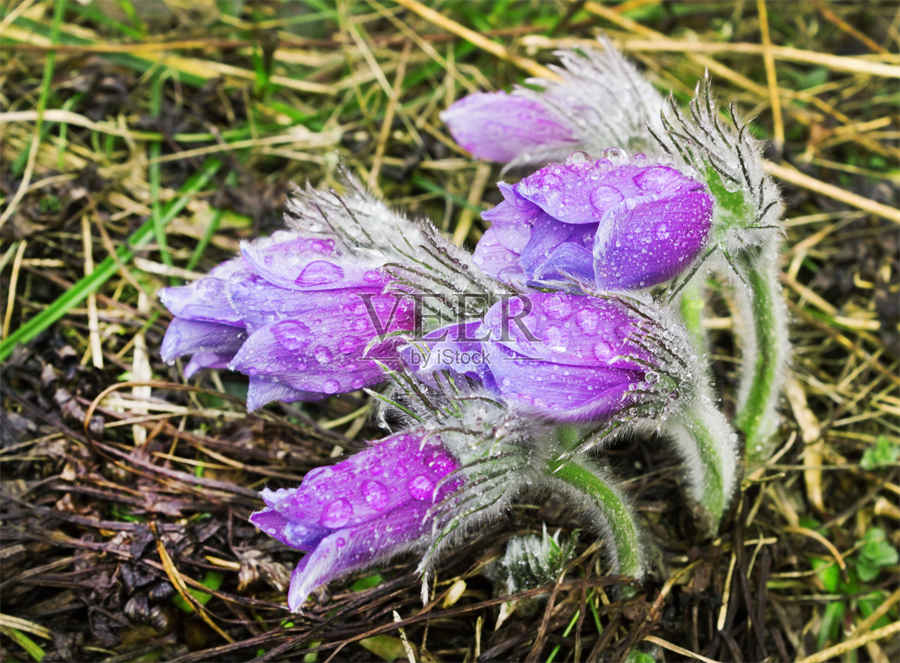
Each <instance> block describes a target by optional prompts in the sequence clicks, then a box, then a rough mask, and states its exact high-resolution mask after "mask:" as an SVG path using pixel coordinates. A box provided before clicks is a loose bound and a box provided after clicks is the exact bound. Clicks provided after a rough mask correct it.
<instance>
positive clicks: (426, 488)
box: [406, 474, 434, 502]
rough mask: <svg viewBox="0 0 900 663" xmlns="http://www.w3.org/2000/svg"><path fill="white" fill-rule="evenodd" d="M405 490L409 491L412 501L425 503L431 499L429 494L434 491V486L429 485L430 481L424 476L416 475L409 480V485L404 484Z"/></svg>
mask: <svg viewBox="0 0 900 663" xmlns="http://www.w3.org/2000/svg"><path fill="white" fill-rule="evenodd" d="M406 488H407V490H409V494H410V495H411V496H412V498H413V499H416V500H419V501H420V502H425V501H427V500H430V499H431V492H432V490H434V484H433V483H431V479H429V478H428V477H426V476H425V475H424V474H417V475H416V476H414V477H413V478H412V479H410V480H409V483H407V484H406Z"/></svg>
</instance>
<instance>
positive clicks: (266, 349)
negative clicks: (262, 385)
mask: <svg viewBox="0 0 900 663" xmlns="http://www.w3.org/2000/svg"><path fill="white" fill-rule="evenodd" d="M364 295H371V293H362V294H361V293H358V292H353V291H346V290H339V291H334V292H315V293H307V296H308V297H310V298H311V299H313V300H315V302H316V304H317V305H316V306H315V308H314V309H313V310H312V311H311V312H310V313H309V314H308V315H303V316H298V317H295V318H287V319H283V320H279V321H278V322H273V323H271V324H268V325H265V326H263V327H261V328H259V329H257V330H256V331H254V332H253V333H252V334H251V335H250V337H249V338H248V339H247V341H246V342H245V343H244V345H243V346H242V347H241V349H240V351H239V352H238V353H237V354H236V355H235V357H234V359H233V360H232V362H231V364H230V367H231V368H232V369H233V370H236V371H240V372H242V373H246V374H247V375H250V376H253V377H269V378H273V379H275V380H277V381H278V382H281V383H283V384H285V385H287V386H289V387H291V388H292V389H295V390H299V391H308V392H315V393H321V394H336V393H339V392H344V391H352V390H354V389H361V388H362V387H364V386H367V385H370V384H374V383H375V382H378V381H380V380H381V379H382V375H383V371H382V369H381V367H380V366H379V365H378V364H377V363H376V362H375V361H374V360H375V359H377V360H379V361H382V362H387V363H390V362H391V361H394V360H395V357H396V352H395V348H396V346H397V345H398V344H399V343H400V341H399V339H391V338H387V339H386V340H384V341H383V342H381V343H376V344H374V345H373V344H372V340H373V339H375V338H376V337H379V336H380V335H382V334H389V333H391V332H394V331H398V330H408V329H411V328H412V326H413V308H414V307H413V302H412V300H410V299H408V298H404V297H399V296H395V295H371V296H364Z"/></svg>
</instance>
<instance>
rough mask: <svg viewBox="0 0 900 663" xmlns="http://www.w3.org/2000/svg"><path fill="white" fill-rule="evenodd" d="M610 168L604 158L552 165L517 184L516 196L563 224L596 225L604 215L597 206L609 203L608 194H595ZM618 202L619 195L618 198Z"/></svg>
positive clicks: (610, 165)
mask: <svg viewBox="0 0 900 663" xmlns="http://www.w3.org/2000/svg"><path fill="white" fill-rule="evenodd" d="M612 168H613V164H612V162H610V161H607V160H606V159H600V160H598V161H581V162H569V163H564V164H562V163H554V164H550V165H549V166H546V167H544V168H541V169H540V170H538V171H536V172H534V173H532V174H531V175H529V176H527V177H525V178H523V179H522V180H520V181H519V183H518V184H516V186H515V189H516V193H518V194H519V195H520V196H522V197H523V198H525V199H526V200H528V201H530V202H532V203H534V204H535V205H537V206H538V207H540V208H541V209H542V210H543V211H544V212H546V213H547V214H549V215H550V216H551V217H553V218H554V219H556V220H557V221H562V222H563V223H575V224H577V223H597V222H598V221H600V217H601V216H602V213H603V208H601V209H599V210H598V207H597V204H598V203H600V204H604V203H607V202H609V201H608V200H607V193H609V194H610V195H613V194H614V195H619V194H617V193H615V192H606V191H604V190H603V189H601V194H600V195H599V198H598V195H597V194H595V190H596V189H597V188H598V187H602V186H603V185H604V184H605V177H606V175H607V174H608V173H609V172H610V170H611V169H612ZM619 200H621V196H620V197H619Z"/></svg>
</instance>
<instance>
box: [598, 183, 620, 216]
mask: <svg viewBox="0 0 900 663" xmlns="http://www.w3.org/2000/svg"><path fill="white" fill-rule="evenodd" d="M623 199H624V197H623V196H622V194H621V193H620V192H619V190H618V189H616V188H614V187H611V186H606V185H605V184H601V185H600V186H598V187H597V188H596V189H594V190H593V191H591V206H592V207H593V208H594V209H595V210H597V212H598V213H600V214H603V213H604V212H606V210H608V209H610V208H611V207H615V206H616V205H618V204H619V203H621V202H622V200H623Z"/></svg>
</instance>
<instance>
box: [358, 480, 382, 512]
mask: <svg viewBox="0 0 900 663" xmlns="http://www.w3.org/2000/svg"><path fill="white" fill-rule="evenodd" d="M362 494H363V499H364V500H365V501H366V504H368V505H369V506H370V507H371V508H373V509H375V510H376V511H381V510H382V509H384V507H385V505H386V504H387V501H388V492H387V488H385V487H384V484H383V483H381V482H380V481H371V480H370V481H364V482H363V485H362Z"/></svg>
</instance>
